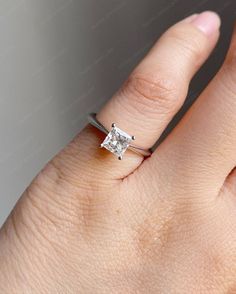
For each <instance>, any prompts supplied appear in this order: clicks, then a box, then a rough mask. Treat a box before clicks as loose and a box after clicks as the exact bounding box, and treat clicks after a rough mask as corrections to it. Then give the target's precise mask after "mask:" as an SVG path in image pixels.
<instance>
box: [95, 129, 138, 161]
mask: <svg viewBox="0 0 236 294" xmlns="http://www.w3.org/2000/svg"><path fill="white" fill-rule="evenodd" d="M132 140H134V137H132V136H130V135H128V134H127V133H125V132H124V131H122V130H121V129H119V128H117V127H116V126H115V125H114V124H112V129H111V131H110V132H109V133H108V135H107V136H106V138H105V140H104V141H103V142H102V144H101V147H104V148H106V149H107V150H109V151H110V152H112V153H113V154H115V155H116V156H117V157H118V158H119V159H122V156H123V154H124V153H125V151H126V150H127V148H128V147H129V145H130V142H131V141H132Z"/></svg>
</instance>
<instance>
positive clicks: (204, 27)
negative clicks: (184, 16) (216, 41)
mask: <svg viewBox="0 0 236 294" xmlns="http://www.w3.org/2000/svg"><path fill="white" fill-rule="evenodd" d="M189 23H191V24H192V25H194V26H195V27H196V28H197V29H199V30H200V31H201V32H203V33H204V34H205V35H207V36H211V35H213V34H215V33H216V32H218V31H219V29H220V26H221V19H220V16H219V15H218V14H217V13H216V12H214V11H204V12H202V13H200V14H198V15H196V16H195V17H193V19H192V20H191V21H190V22H189Z"/></svg>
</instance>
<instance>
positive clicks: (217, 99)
mask: <svg viewBox="0 0 236 294" xmlns="http://www.w3.org/2000/svg"><path fill="white" fill-rule="evenodd" d="M219 26H220V21H219V18H218V17H217V16H216V15H215V14H213V13H210V12H205V13H202V14H200V15H194V16H191V17H190V18H187V19H185V20H184V21H181V22H179V23H177V24H176V25H174V26H173V27H171V28H170V29H169V30H168V31H167V32H166V33H165V34H164V35H163V36H162V37H161V38H160V40H159V41H158V42H157V43H156V44H155V45H154V47H153V48H152V49H151V50H150V52H149V53H148V55H147V56H146V57H145V58H144V60H143V61H142V62H141V63H140V64H139V65H138V66H137V67H136V69H134V71H133V72H132V73H131V75H130V77H129V78H128V79H127V81H126V82H125V83H124V85H123V86H122V87H121V89H120V90H119V91H118V92H117V93H115V95H114V96H113V97H112V99H111V100H110V101H109V102H108V103H107V104H106V105H105V107H104V108H103V109H102V110H101V111H100V113H99V114H98V115H97V118H98V120H99V121H100V122H102V123H103V124H104V125H105V126H106V127H107V128H109V127H110V125H111V123H112V122H116V124H117V126H118V127H120V128H121V129H123V130H125V131H127V133H130V134H134V135H135V136H136V141H135V143H136V144H137V145H139V146H141V147H142V148H150V147H151V146H152V145H153V144H154V143H155V141H156V140H157V139H158V138H159V136H160V135H161V133H162V131H163V130H164V129H165V127H166V126H167V124H168V123H169V122H170V120H171V118H172V117H173V116H174V114H175V113H176V112H177V111H178V109H179V108H180V106H181V105H182V103H183V102H184V99H185V97H186V94H187V90H188V86H189V82H190V81H191V79H192V77H193V75H194V74H195V73H196V71H197V70H198V69H199V67H200V66H201V65H202V64H203V63H204V62H205V60H206V59H207V57H208V56H209V54H210V52H211V51H212V49H213V48H214V47H215V44H216V42H217V39H218V37H219ZM103 139H104V135H103V134H102V133H101V132H100V131H98V130H97V129H95V128H94V127H92V126H88V127H86V128H85V129H84V130H83V131H82V132H81V133H80V134H79V136H78V137H76V138H75V139H74V140H73V142H71V143H70V144H69V145H68V146H67V147H66V148H65V149H64V150H63V151H62V152H61V153H60V154H58V155H57V156H56V157H55V158H54V159H52V161H51V162H49V163H48V164H47V166H46V167H45V168H44V170H43V171H42V172H41V173H40V174H39V175H38V176H37V178H36V179H35V180H34V181H33V182H32V184H31V185H30V186H29V187H28V189H27V190H26V191H25V193H24V195H23V196H22V197H21V199H20V201H19V202H18V204H17V205H16V207H15V209H14V210H13V212H12V213H11V215H10V216H9V218H8V220H7V222H6V223H5V225H4V226H3V228H2V230H1V234H0V265H1V267H0V292H1V293H4V294H8V293H10V294H14V293H20V294H21V293H34V294H36V293H43V294H46V293H50V294H51V293H61V294H67V293H76V294H77V293H93V294H94V293H99V294H100V293H122V294H123V293H161V294H163V293H166V294H171V293H174V294H176V293H181V294H183V293H188V294H189V293H236V173H235V171H234V167H235V165H236V34H235V33H234V36H233V39H232V43H231V47H230V49H229V52H228V55H227V57H226V60H225V62H224V64H223V66H222V68H221V70H220V71H219V72H218V73H217V75H216V77H215V78H214V79H213V80H212V81H211V83H210V84H209V85H208V87H207V88H206V89H205V91H204V92H203V93H202V94H201V95H200V97H199V99H198V100H197V101H196V103H194V105H193V106H192V107H191V109H190V110H189V111H188V112H187V114H186V115H185V116H184V118H183V119H182V120H181V122H180V123H179V124H178V126H177V127H176V128H175V130H174V131H173V132H172V133H171V134H170V135H169V136H168V138H167V139H166V140H165V141H164V142H163V143H162V144H161V145H160V146H159V147H158V148H157V150H156V151H155V152H154V153H153V154H152V156H151V157H149V158H147V159H145V160H144V158H142V157H141V156H139V155H137V154H135V153H132V151H129V150H128V151H127V152H126V154H125V156H124V159H123V160H122V161H119V160H117V158H116V157H115V156H114V155H113V154H111V153H110V152H108V151H107V150H105V149H100V148H99V145H100V143H101V142H102V140H103ZM13 184H14V183H13Z"/></svg>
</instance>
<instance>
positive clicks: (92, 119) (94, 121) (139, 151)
mask: <svg viewBox="0 0 236 294" xmlns="http://www.w3.org/2000/svg"><path fill="white" fill-rule="evenodd" d="M88 121H89V123H90V124H91V125H93V126H94V127H96V128H97V129H99V130H100V131H102V132H103V133H104V134H105V135H107V137H106V139H105V140H104V142H103V143H102V144H101V147H105V148H106V149H108V150H109V151H111V152H112V153H114V154H115V155H117V156H118V158H119V159H122V155H123V153H124V152H125V150H126V149H129V150H131V151H133V152H135V153H137V154H140V155H143V156H145V157H147V156H150V155H151V154H152V152H151V150H150V149H142V148H140V147H138V146H135V145H133V144H130V142H131V141H132V140H134V139H135V138H134V136H130V135H128V134H127V133H125V132H124V131H122V130H120V129H118V128H117V127H116V126H115V124H114V123H113V124H112V130H111V131H108V130H107V129H106V128H105V127H104V126H103V125H102V124H101V123H100V122H99V121H98V120H97V118H96V113H90V114H89V115H88ZM112 132H113V133H112ZM109 136H110V138H109ZM114 137H115V140H116V141H114ZM112 138H113V141H112ZM119 138H122V141H119ZM107 142H108V144H107V145H105V143H107ZM114 142H116V144H117V142H118V144H119V148H120V149H122V148H123V149H122V150H121V151H120V152H117V150H116V149H114V148H111V145H112V143H114ZM123 143H125V144H123ZM109 144H110V145H109ZM122 144H123V145H122ZM113 145H114V144H113ZM107 147H108V148H107Z"/></svg>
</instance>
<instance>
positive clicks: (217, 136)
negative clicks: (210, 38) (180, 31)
mask: <svg viewBox="0 0 236 294" xmlns="http://www.w3.org/2000/svg"><path fill="white" fill-rule="evenodd" d="M160 147H161V148H160V149H159V152H158V154H155V156H154V158H155V160H156V161H159V162H158V164H159V165H160V164H161V162H163V163H164V161H165V159H166V158H168V162H172V164H173V162H174V167H175V168H174V169H173V167H172V168H170V166H169V167H167V169H168V170H169V172H170V173H171V172H172V171H173V173H175V172H176V171H177V170H179V169H180V167H181V171H182V172H183V171H184V170H185V178H186V181H187V179H189V180H191V185H193V184H194V185H196V186H198V187H200V186H202V188H204V189H205V188H206V189H208V190H209V187H214V193H213V194H214V195H216V194H217V191H219V189H221V187H222V184H223V182H224V180H225V178H226V176H227V175H228V174H229V173H230V171H231V170H232V169H233V168H234V167H235V165H236V29H234V33H233V37H232V41H231V45H230V49H229V51H228V54H227V56H226V59H225V62H224V64H223V66H222V68H221V69H220V71H219V72H218V73H217V75H216V76H215V78H214V79H213V80H212V82H211V83H210V84H209V85H208V87H207V88H206V89H205V90H204V92H203V93H202V94H201V95H200V97H199V98H198V100H197V101H196V102H195V103H194V105H193V107H192V108H191V109H190V110H189V111H188V113H187V114H186V115H185V117H184V118H183V120H182V121H181V122H180V123H179V125H178V126H177V127H176V129H175V130H174V132H172V133H171V134H170V136H169V137H168V138H167V139H166V140H165V142H164V144H163V145H162V146H160ZM168 162H166V164H165V165H168ZM162 167H163V168H165V167H164V164H163V165H162ZM160 168H161V167H160ZM179 171H180V170H179ZM198 190H199V189H198Z"/></svg>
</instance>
